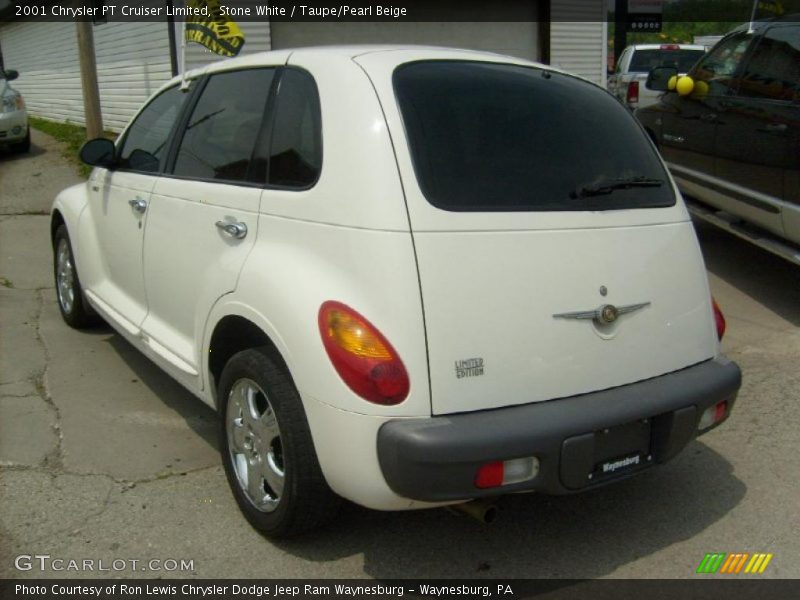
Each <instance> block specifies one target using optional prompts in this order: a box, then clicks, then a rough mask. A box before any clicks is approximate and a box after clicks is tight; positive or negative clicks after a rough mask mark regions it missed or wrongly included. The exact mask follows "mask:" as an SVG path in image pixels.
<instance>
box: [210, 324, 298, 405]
mask: <svg viewBox="0 0 800 600" xmlns="http://www.w3.org/2000/svg"><path fill="white" fill-rule="evenodd" d="M244 312H245V311H237V312H228V313H226V314H224V315H222V316H219V317H218V318H217V319H215V320H214V321H213V322H214V325H213V327H212V328H210V329H209V333H208V334H207V335H206V339H207V342H206V343H205V344H204V348H205V349H206V352H205V354H206V364H205V369H206V375H207V378H208V388H209V389H208V396H209V397H210V399H211V400H212V402H213V405H214V407H215V408H219V399H218V398H217V383H218V382H219V380H220V376H221V375H222V370H223V369H224V368H225V365H226V364H227V362H228V361H229V360H230V358H231V357H232V356H233V355H234V354H236V353H237V352H241V351H243V350H248V349H250V348H266V349H267V351H268V352H270V354H272V355H273V356H274V358H275V359H276V360H277V361H278V362H279V363H280V364H281V366H283V367H284V368H285V369H286V370H287V372H288V373H289V375H290V376H291V369H289V366H288V364H287V361H286V360H285V358H284V353H283V352H282V351H281V350H280V348H279V343H276V342H275V341H274V338H276V337H277V336H276V334H275V332H272V333H267V330H268V329H270V328H269V327H265V326H264V324H263V323H261V322H260V321H261V319H259V318H257V317H255V316H254V315H249V314H242V313H244Z"/></svg>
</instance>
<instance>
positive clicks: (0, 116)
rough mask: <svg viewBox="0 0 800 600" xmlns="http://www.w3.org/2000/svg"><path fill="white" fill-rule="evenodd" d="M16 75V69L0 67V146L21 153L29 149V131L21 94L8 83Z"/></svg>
mask: <svg viewBox="0 0 800 600" xmlns="http://www.w3.org/2000/svg"><path fill="white" fill-rule="evenodd" d="M17 77H19V73H17V72H16V71H12V70H7V71H4V70H3V69H0V147H4V146H8V147H10V148H11V151H12V152H20V153H22V152H28V151H29V150H30V149H31V131H30V127H29V126H28V111H27V110H25V101H24V100H23V99H22V94H20V93H19V92H18V91H17V90H15V89H14V88H12V87H11V84H10V83H9V81H13V80H14V79H16V78H17Z"/></svg>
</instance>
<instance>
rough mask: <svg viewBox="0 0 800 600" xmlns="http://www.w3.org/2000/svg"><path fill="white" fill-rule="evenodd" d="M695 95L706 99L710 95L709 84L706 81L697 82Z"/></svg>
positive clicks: (695, 83)
mask: <svg viewBox="0 0 800 600" xmlns="http://www.w3.org/2000/svg"><path fill="white" fill-rule="evenodd" d="M693 94H694V95H695V96H698V97H700V98H702V97H704V96H705V95H706V94H708V84H707V83H706V82H705V81H695V82H694V92H693Z"/></svg>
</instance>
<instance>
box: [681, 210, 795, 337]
mask: <svg viewBox="0 0 800 600" xmlns="http://www.w3.org/2000/svg"><path fill="white" fill-rule="evenodd" d="M695 230H696V231H697V236H698V238H699V239H700V246H701V247H702V249H703V256H704V258H705V261H706V267H707V268H708V270H709V271H711V272H712V273H713V274H714V275H716V276H717V277H719V278H721V279H723V280H725V281H726V282H727V283H729V284H730V285H732V286H733V287H735V288H737V289H739V290H741V291H742V292H743V293H745V294H747V295H748V296H750V297H751V298H753V299H754V300H756V301H757V302H759V303H761V304H763V305H764V306H766V307H767V308H769V309H770V310H772V311H773V312H775V313H777V314H778V315H779V316H780V317H782V318H784V319H786V320H787V321H789V322H790V323H791V324H792V325H795V326H800V266H797V265H794V264H792V263H790V262H789V261H787V260H784V259H782V258H780V257H778V256H775V255H774V254H771V253H769V252H767V251H766V250H762V249H761V248H759V247H757V246H754V245H753V244H751V243H749V242H747V241H745V240H743V239H740V238H738V237H736V236H735V235H732V234H730V233H727V232H725V231H722V230H721V229H719V228H717V227H714V226H713V225H710V224H708V223H704V222H695ZM723 310H724V307H723Z"/></svg>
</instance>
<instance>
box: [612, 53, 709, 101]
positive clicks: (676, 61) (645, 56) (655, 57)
mask: <svg viewBox="0 0 800 600" xmlns="http://www.w3.org/2000/svg"><path fill="white" fill-rule="evenodd" d="M706 50H707V48H706V47H705V46H700V45H697V44H634V45H632V46H628V47H627V48H625V50H623V52H622V55H621V56H620V57H619V60H618V61H617V68H616V70H615V71H614V74H613V75H611V76H609V78H608V91H609V92H611V93H612V94H614V95H615V96H616V97H617V98H618V99H619V101H620V102H622V103H624V104H625V105H627V106H628V107H629V108H630V109H631V110H634V109H637V108H644V107H645V106H650V105H651V104H655V103H656V102H658V98H659V96H660V95H661V93H660V92H657V91H655V90H651V89H648V88H647V86H645V82H646V81H647V74H648V73H649V72H650V71H651V70H653V69H655V68H656V67H671V68H674V69H677V70H678V72H679V73H680V74H685V73H686V72H687V71H689V69H691V68H692V67H693V66H694V64H695V63H696V62H697V61H698V60H700V59H701V58H703V55H704V54H705V53H706Z"/></svg>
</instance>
